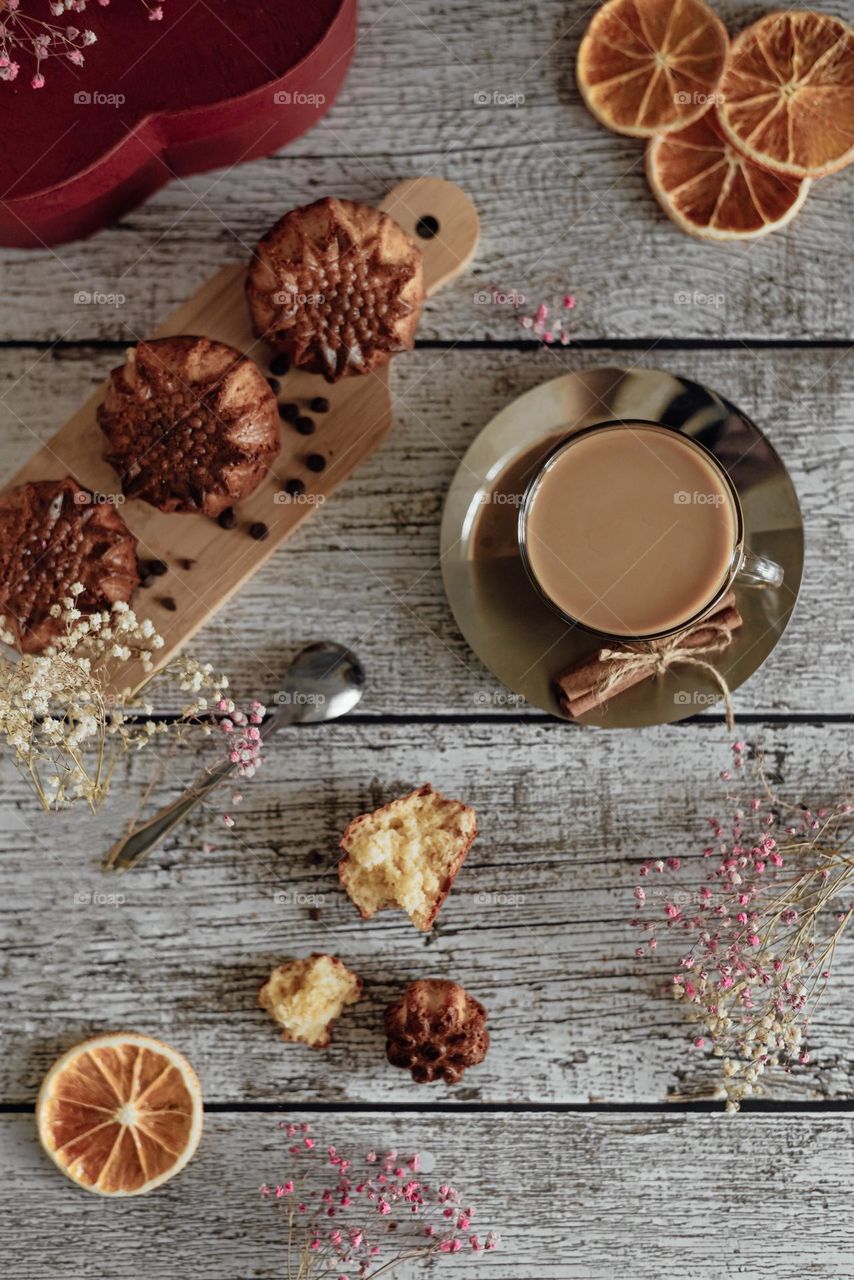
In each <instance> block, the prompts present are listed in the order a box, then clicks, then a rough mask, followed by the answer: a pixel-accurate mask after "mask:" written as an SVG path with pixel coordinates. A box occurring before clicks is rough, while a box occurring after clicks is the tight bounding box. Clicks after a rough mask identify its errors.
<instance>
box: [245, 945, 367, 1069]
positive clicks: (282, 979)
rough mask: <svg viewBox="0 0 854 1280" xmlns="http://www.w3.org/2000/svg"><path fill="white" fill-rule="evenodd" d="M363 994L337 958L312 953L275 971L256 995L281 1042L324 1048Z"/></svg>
mask: <svg viewBox="0 0 854 1280" xmlns="http://www.w3.org/2000/svg"><path fill="white" fill-rule="evenodd" d="M361 994H362V979H361V978H359V977H357V975H356V974H355V973H351V972H350V970H349V969H348V968H347V966H346V965H345V964H343V963H342V961H340V960H339V959H338V958H337V956H327V955H323V954H321V953H320V952H317V951H315V952H314V953H313V954H312V955H310V956H309V957H308V958H307V959H305V960H290V961H288V963H286V964H283V965H280V966H279V968H278V969H274V970H273V972H272V973H271V974H270V977H269V978H268V979H267V981H266V982H265V983H264V985H263V987H262V988H261V990H260V991H259V993H258V1003H259V1004H260V1006H261V1008H262V1009H266V1010H267V1012H268V1013H269V1015H270V1017H271V1018H274V1019H275V1021H276V1022H278V1024H279V1026H280V1027H281V1028H282V1039H283V1040H294V1041H298V1042H299V1043H300V1044H307V1045H309V1046H310V1047H311V1048H312V1049H325V1048H326V1046H327V1045H328V1044H329V1043H330V1041H331V1039H332V1024H333V1022H334V1021H335V1019H336V1018H339V1017H340V1016H341V1013H342V1012H343V1010H344V1008H345V1006H346V1005H348V1004H355V1003H356V1001H357V1000H358V999H359V998H360V996H361Z"/></svg>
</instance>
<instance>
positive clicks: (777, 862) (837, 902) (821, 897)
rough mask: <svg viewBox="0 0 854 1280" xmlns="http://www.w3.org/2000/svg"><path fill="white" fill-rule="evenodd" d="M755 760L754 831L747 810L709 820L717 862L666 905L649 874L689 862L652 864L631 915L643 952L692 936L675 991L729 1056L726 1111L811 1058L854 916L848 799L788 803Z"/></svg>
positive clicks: (719, 1051)
mask: <svg viewBox="0 0 854 1280" xmlns="http://www.w3.org/2000/svg"><path fill="white" fill-rule="evenodd" d="M744 751H745V744H744V743H736V744H735V746H734V748H733V753H734V767H735V769H736V770H739V769H741V768H742V767H743V762H744ZM756 767H757V771H758V774H759V778H760V780H761V791H762V793H763V794H762V796H761V797H759V798H756V797H754V798H753V799H752V800H751V802H750V806H749V811H750V814H751V815H752V818H751V819H750V821H751V822H752V823H755V824H756V829H754V830H752V831H750V830H749V823H748V820H747V819H746V818H745V813H744V811H743V810H742V809H736V811H735V813H734V815H733V818H732V821H731V824H730V825H729V826H728V827H727V828H725V827H724V825H723V824H722V823H721V822H720V821H719V820H718V819H717V818H711V819H710V820H709V825H710V826H711V828H712V831H713V834H714V838H715V840H716V842H717V843H716V844H714V845H709V846H707V847H706V848H705V849H704V850H703V856H704V857H705V858H711V859H712V860H713V870H712V871H711V872H709V873H707V875H706V883H705V885H704V886H703V887H702V888H700V889H699V891H697V892H685V890H677V889H676V887H675V885H674V886H673V887H672V888H667V887H665V885H664V884H663V886H662V889H661V891H660V892H659V894H658V896H659V897H660V898H661V899H662V900H663V910H651V903H650V904H648V898H649V894H648V891H647V889H646V887H645V884H646V883H647V882H648V877H650V876H653V877H654V878H655V877H658V876H661V877H662V880H663V881H664V882H665V883H666V882H667V881H668V873H673V878H674V880H679V881H680V883H684V878H683V879H680V877H681V876H682V873H683V866H682V860H681V858H678V857H674V858H668V859H666V860H663V859H655V860H651V861H647V862H645V863H644V864H643V866H642V867H641V877H642V883H641V884H639V885H638V886H637V887H636V888H635V910H636V915H635V918H634V920H633V921H632V924H633V925H634V927H636V928H640V929H642V930H643V931H644V935H645V937H644V941H643V943H642V944H641V945H640V946H638V947H637V948H636V951H635V954H636V955H638V956H643V955H646V954H648V953H649V952H653V951H655V950H656V949H657V947H658V943H659V940H660V938H661V937H663V936H665V935H664V933H662V930H664V931H665V933H666V932H670V933H673V932H674V931H675V932H676V933H677V934H678V935H681V936H683V937H685V938H686V940H687V941H688V950H687V952H684V953H683V954H682V956H681V959H680V962H679V963H680V971H679V972H677V973H676V974H675V975H674V977H673V994H674V996H675V997H676V998H677V999H679V1000H681V1001H682V1002H683V1003H685V1004H686V1005H687V1006H688V1007H689V1010H690V1018H691V1020H692V1021H694V1022H699V1023H701V1024H702V1025H703V1028H704V1032H705V1035H702V1036H698V1037H695V1039H694V1046H695V1047H696V1048H698V1049H702V1048H704V1047H706V1041H707V1039H708V1041H709V1043H710V1046H711V1051H712V1054H713V1055H714V1056H715V1057H718V1058H722V1059H723V1064H722V1066H723V1083H722V1085H721V1093H722V1096H723V1097H725V1098H726V1101H727V1109H728V1110H730V1111H737V1110H738V1108H739V1106H740V1104H741V1101H742V1100H743V1099H744V1098H745V1097H748V1096H749V1095H750V1094H751V1093H754V1092H758V1091H759V1089H760V1084H759V1082H760V1077H762V1076H763V1075H764V1074H765V1073H766V1071H768V1070H770V1069H773V1068H780V1069H782V1070H783V1071H787V1072H790V1071H792V1070H793V1068H794V1066H795V1065H796V1064H797V1063H801V1064H803V1063H806V1062H808V1061H809V1052H808V1050H807V1046H806V1042H807V1036H808V1033H809V1029H810V1026H811V1023H812V1019H813V1017H814V1016H815V1010H816V1006H817V1005H818V1002H819V1000H820V999H821V997H822V996H823V995H824V993H825V991H826V989H827V984H828V980H829V978H830V973H831V969H832V965H833V960H834V958H835V956H836V950H837V947H838V944H839V941H840V939H841V937H842V935H843V933H844V932H845V929H846V928H847V926H848V924H849V923H850V921H851V917H852V914H854V902H852V901H851V899H850V895H851V894H852V893H854V859H852V857H851V855H850V854H849V852H848V844H849V841H850V840H851V839H852V835H854V831H852V830H851V827H852V821H853V819H852V813H854V808H852V804H851V802H850V801H849V800H847V799H845V800H842V801H840V802H838V803H836V804H835V805H833V806H832V807H830V808H822V809H819V810H817V811H815V812H814V811H813V810H812V809H810V808H807V807H806V806H793V805H791V804H787V803H785V802H783V801H781V800H779V799H777V797H776V796H774V795H773V793H772V791H771V789H770V786H769V783H768V779H767V776H766V774H765V772H764V769H763V767H762V761H761V757H760V758H758V759H757V762H756ZM722 776H723V778H724V779H725V780H728V779H729V778H730V777H731V774H730V773H729V771H725V772H724V774H723V775H722ZM763 803H764V804H765V805H766V806H767V811H766V812H765V813H764V814H763V813H762V812H761V810H762V807H763ZM775 831H776V832H777V833H778V834H777V835H774V834H772V832H775ZM712 885H713V886H714V890H713V888H712V887H710V886H712ZM661 905H662V904H661V903H659V907H660V906H661ZM683 908H685V909H683ZM832 911H835V912H836V916H835V923H834V925H833V927H832V928H831V927H830V926H829V922H828V920H827V917H828V915H829V914H830V913H831V912H832Z"/></svg>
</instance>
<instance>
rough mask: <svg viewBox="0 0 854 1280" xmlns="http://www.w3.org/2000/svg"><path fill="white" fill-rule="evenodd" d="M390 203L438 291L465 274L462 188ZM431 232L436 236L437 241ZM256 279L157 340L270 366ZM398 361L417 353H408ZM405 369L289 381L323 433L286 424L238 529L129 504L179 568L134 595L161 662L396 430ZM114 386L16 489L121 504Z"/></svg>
mask: <svg viewBox="0 0 854 1280" xmlns="http://www.w3.org/2000/svg"><path fill="white" fill-rule="evenodd" d="M380 208H382V209H384V210H385V211H386V212H387V213H389V214H391V216H392V217H393V218H395V219H396V221H397V222H399V223H400V225H401V226H402V227H403V228H404V230H405V231H407V232H408V233H409V234H410V235H411V236H412V237H413V239H414V240H415V241H416V243H417V244H419V246H420V247H421V249H422V251H423V254H424V278H425V287H426V289H427V293H428V295H432V294H434V293H435V292H436V291H437V290H438V289H440V288H441V287H442V285H444V284H446V283H447V282H448V281H449V280H452V279H453V278H454V277H455V276H457V275H459V274H460V273H461V272H462V271H464V270H465V268H466V267H467V266H468V264H469V263H470V262H471V260H472V258H473V257H474V253H475V250H476V248H477V240H478V216H477V210H476V209H475V207H474V205H473V204H472V202H471V200H470V199H469V197H468V196H467V195H466V194H465V193H464V192H463V191H461V190H460V188H459V187H456V186H454V184H453V183H450V182H446V181H444V180H443V179H441V178H430V177H428V178H416V179H413V180H411V181H408V182H404V183H401V184H400V186H397V187H395V188H394V190H393V191H391V192H390V193H389V195H388V197H387V198H386V199H385V200H384V201H383V202H382V204H381V205H380ZM425 220H426V221H425ZM260 230H262V231H263V230H264V228H261V229H260ZM425 232H426V233H427V235H428V237H429V238H425ZM430 232H434V234H432V235H430V234H429V233H430ZM245 276H246V264H243V263H241V264H240V265H235V266H232V267H224V268H223V269H222V270H221V271H219V272H217V274H216V275H215V276H213V278H212V279H211V280H209V281H208V282H207V284H204V285H202V287H201V288H200V289H199V290H198V291H197V292H196V293H195V294H194V295H193V297H192V298H190V299H189V301H188V302H186V303H184V305H183V306H181V307H179V308H178V309H177V311H174V312H173V313H172V315H171V316H169V318H168V320H166V321H165V323H164V324H163V325H162V326H161V327H160V328H159V329H158V330H157V332H156V334H154V335H153V336H155V337H167V336H172V335H175V334H195V335H199V336H202V337H207V338H215V339H217V340H219V341H220V342H227V343H229V344H230V345H231V346H233V347H236V348H237V349H238V350H240V351H243V352H245V353H246V354H247V355H249V356H251V357H252V358H253V359H254V360H255V361H257V363H258V364H259V365H260V366H261V368H262V369H263V370H264V371H265V372H269V367H270V361H271V359H272V358H273V355H274V353H273V352H272V351H271V350H270V348H269V347H268V346H267V344H266V343H265V342H264V341H263V340H260V339H257V338H255V337H254V336H253V334H252V329H251V325H250V320H249V312H248V310H247V306H246V301H245V297H244V279H245ZM395 359H397V360H405V359H406V353H401V354H400V355H398V356H396V357H395ZM393 366H394V361H392V362H391V364H386V365H384V366H382V368H380V369H379V370H378V371H377V372H376V373H374V374H367V375H364V376H361V377H358V376H355V377H349V378H344V379H342V380H341V381H340V382H337V383H335V384H332V385H330V384H329V383H327V382H326V381H325V380H324V379H323V378H322V377H320V376H319V375H317V374H309V373H304V372H302V371H301V370H296V371H292V372H290V373H288V374H287V375H286V376H285V377H283V378H282V379H281V390H280V392H279V397H278V398H279V402H280V403H287V402H295V403H297V404H298V405H299V406H300V409H301V411H302V412H304V413H305V414H307V415H308V416H310V417H312V418H313V419H314V421H315V423H316V426H317V430H316V431H315V433H314V435H311V436H302V435H299V434H298V433H297V431H296V430H295V429H294V428H293V427H292V426H290V424H288V423H285V422H283V423H282V449H281V453H280V454H279V456H278V458H277V459H276V462H275V464H274V465H273V467H272V469H271V471H270V474H269V475H268V477H267V479H266V480H265V481H264V483H263V484H262V485H260V486H259V488H258V489H257V490H256V491H255V493H253V494H252V496H251V497H249V498H247V499H246V500H244V501H243V502H241V503H240V504H239V505H238V506H237V507H236V508H235V511H236V514H237V517H238V524H237V526H236V527H235V528H233V529H228V530H226V529H222V528H221V527H220V526H219V525H218V524H217V522H216V521H215V520H210V519H208V518H207V517H205V516H200V515H186V514H182V513H172V514H164V513H163V512H161V511H158V510H157V509H156V508H155V507H152V506H150V505H149V504H148V503H146V502H141V501H139V500H136V499H128V500H124V501H120V505H119V507H118V509H119V511H120V513H121V516H122V518H123V519H124V521H125V522H126V524H127V525H128V528H129V529H130V530H131V532H132V533H133V534H134V535H135V537H136V538H137V539H138V540H139V558H140V560H141V561H143V562H144V561H146V560H162V561H163V562H164V563H165V564H166V565H168V573H166V574H164V575H163V576H162V577H158V578H157V579H156V581H155V583H154V585H152V586H150V587H141V588H140V589H139V590H138V591H137V593H136V595H135V596H134V599H133V602H132V605H133V608H134V610H135V611H136V613H137V616H138V617H141V618H150V619H151V621H152V623H153V624H154V626H155V627H156V629H157V631H158V632H159V633H160V635H162V636H163V639H164V641H165V645H164V648H163V649H162V650H160V665H162V664H163V663H164V662H167V661H168V660H169V658H170V657H172V656H173V655H174V654H175V653H176V652H177V651H178V650H179V649H180V648H181V647H182V645H184V644H185V643H186V641H187V640H189V638H190V637H191V636H192V635H194V634H195V632H196V631H197V630H198V629H199V627H201V626H202V625H203V624H204V623H205V622H206V621H207V620H208V618H210V617H211V615H212V614H213V613H215V612H216V611H217V609H220V608H221V607H222V605H224V604H225V602H226V601H227V600H228V599H229V597H230V596H231V595H233V594H234V592H235V591H236V590H237V589H238V587H240V585H241V584H242V583H243V582H245V581H246V579H247V578H248V577H250V575H251V574H253V573H254V572H255V570H256V569H258V568H259V566H260V565H262V564H263V563H264V561H265V560H267V559H268V558H269V557H270V556H271V555H273V553H274V552H275V551H276V550H277V548H278V547H279V546H280V544H281V543H282V542H284V540H285V538H287V537H288V536H289V534H291V533H293V531H294V529H296V527H297V526H298V525H299V524H301V523H302V521H303V520H305V519H306V518H307V517H308V516H309V515H310V514H311V513H312V511H314V510H316V509H317V507H318V505H320V504H321V503H322V502H325V501H326V500H328V499H329V498H330V497H331V496H332V494H333V493H334V492H335V490H336V489H337V488H338V486H339V485H340V484H342V483H343V481H344V480H346V479H347V477H348V476H349V475H350V474H351V472H353V471H354V470H355V468H356V467H357V466H358V465H359V463H360V462H361V461H362V460H363V459H364V458H366V457H367V455H368V454H369V453H370V452H371V451H372V450H373V449H375V448H376V447H377V445H378V444H379V443H380V441H381V440H382V439H383V437H384V436H385V435H386V434H387V433H388V432H389V431H390V429H391V427H392V424H393V419H392V410H391V392H390V389H389V372H390V370H391V369H392V368H393ZM106 386H107V384H106V383H104V384H102V386H101V387H100V388H99V390H98V391H96V392H95V393H94V395H92V396H91V397H90V399H89V400H87V401H86V403H85V404H84V405H83V406H82V408H80V409H78V411H77V412H76V413H75V414H74V415H73V417H71V418H69V420H68V422H66V424H65V426H64V427H62V428H61V429H60V430H59V431H58V432H57V433H56V435H55V436H53V438H52V439H51V440H49V441H48V442H47V443H46V444H45V445H43V447H42V448H41V449H40V450H39V451H38V453H36V454H34V455H33V457H32V458H30V460H29V462H27V463H26V465H25V466H24V467H22V469H21V470H20V471H19V472H18V473H17V475H15V476H14V477H13V478H12V480H11V481H10V482H9V483H10V485H17V484H23V483H24V482H25V481H29V480H57V479H61V478H62V477H63V476H67V475H70V476H73V477H74V479H75V480H77V482H78V483H79V484H81V485H84V486H85V487H86V488H87V489H91V490H93V491H94V492H96V493H99V494H103V495H114V496H115V495H118V497H119V498H120V499H121V489H120V486H119V484H118V477H117V476H116V473H115V472H114V471H113V469H112V467H110V466H109V465H108V464H107V463H106V462H104V460H103V458H102V456H101V455H102V450H103V448H104V444H105V438H104V436H103V433H102V432H101V430H100V428H99V426H98V423H97V418H96V410H97V408H98V405H99V404H100V403H101V400H102V399H103V396H104V393H105V391H106ZM314 396H324V397H325V398H326V399H327V400H328V401H329V403H330V409H329V412H328V413H325V414H317V413H312V412H311V410H310V409H309V407H308V403H309V401H310V400H311V399H312V398H313V397H314ZM310 454H319V455H320V456H321V457H323V458H324V459H325V462H326V466H325V469H324V470H323V471H322V472H319V473H317V472H313V471H311V470H310V469H309V468H308V467H307V466H306V462H305V460H306V458H307V457H308V456H309V455H310ZM292 478H298V479H300V480H302V481H303V483H304V484H305V494H304V495H303V496H302V498H301V499H298V500H284V501H283V496H284V495H282V493H281V490H282V486H283V485H284V483H285V482H286V481H287V480H289V479H292ZM255 522H260V523H263V524H265V525H266V526H267V527H268V529H269V535H268V536H267V537H266V538H265V539H264V540H263V541H256V540H255V539H253V538H251V537H250V536H249V533H248V529H249V526H250V525H251V524H253V523H255ZM182 561H183V562H190V561H192V567H190V568H186V567H183V566H182V564H181V562H182ZM164 600H169V601H170V602H174V605H175V608H174V609H172V608H169V607H166V606H165V605H164V604H163V603H162V601H164ZM141 674H142V673H141V672H136V671H133V670H130V671H128V670H126V671H125V672H124V673H123V678H122V680H121V683H122V684H123V685H125V684H127V682H128V679H130V681H131V683H134V682H135V681H136V679H137V676H138V675H139V676H141Z"/></svg>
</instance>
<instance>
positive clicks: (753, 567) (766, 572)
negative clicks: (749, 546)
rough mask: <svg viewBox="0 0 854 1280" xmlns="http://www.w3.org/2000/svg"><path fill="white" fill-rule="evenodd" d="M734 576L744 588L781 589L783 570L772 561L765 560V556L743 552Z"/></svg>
mask: <svg viewBox="0 0 854 1280" xmlns="http://www.w3.org/2000/svg"><path fill="white" fill-rule="evenodd" d="M736 576H737V579H738V581H739V582H740V583H741V584H742V586H745V587H781V586H782V585H783V570H782V569H781V568H780V566H779V565H778V564H775V563H774V561H773V560H767V559H766V558H765V556H757V555H754V554H753V552H752V551H745V553H744V555H743V556H742V557H741V564H740V566H739V570H738V574H737V575H736Z"/></svg>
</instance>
